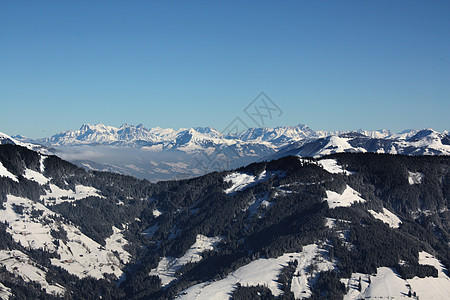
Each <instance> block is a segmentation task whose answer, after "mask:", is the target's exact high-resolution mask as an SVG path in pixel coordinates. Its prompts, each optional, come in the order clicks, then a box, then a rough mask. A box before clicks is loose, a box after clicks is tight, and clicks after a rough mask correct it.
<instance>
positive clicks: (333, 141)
mask: <svg viewBox="0 0 450 300" xmlns="http://www.w3.org/2000/svg"><path fill="white" fill-rule="evenodd" d="M349 140H351V139H350V138H343V137H339V136H331V137H330V138H329V141H328V143H327V144H326V145H325V146H324V147H323V148H322V149H321V150H320V151H318V152H317V154H316V155H315V157H318V156H323V155H328V154H333V153H341V152H367V151H366V149H364V148H360V147H358V148H355V147H353V146H352V145H350V144H349V142H348V141H349Z"/></svg>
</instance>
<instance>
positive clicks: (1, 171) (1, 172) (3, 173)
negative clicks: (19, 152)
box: [0, 161, 19, 182]
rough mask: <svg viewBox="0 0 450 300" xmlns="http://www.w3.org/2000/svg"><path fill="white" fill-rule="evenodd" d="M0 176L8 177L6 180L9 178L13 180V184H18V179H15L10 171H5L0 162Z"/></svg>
mask: <svg viewBox="0 0 450 300" xmlns="http://www.w3.org/2000/svg"><path fill="white" fill-rule="evenodd" d="M0 176H3V177H8V178H11V179H12V180H14V181H15V182H19V179H17V176H16V175H14V174H13V173H11V172H10V171H8V169H6V168H5V167H4V166H3V164H2V162H1V161H0Z"/></svg>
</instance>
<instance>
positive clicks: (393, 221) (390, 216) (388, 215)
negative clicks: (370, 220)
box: [369, 207, 402, 228]
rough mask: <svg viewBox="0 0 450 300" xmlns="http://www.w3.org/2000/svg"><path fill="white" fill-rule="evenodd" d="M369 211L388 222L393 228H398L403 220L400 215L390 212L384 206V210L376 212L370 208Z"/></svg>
mask: <svg viewBox="0 0 450 300" xmlns="http://www.w3.org/2000/svg"><path fill="white" fill-rule="evenodd" d="M369 213H370V214H371V215H372V216H373V217H374V218H375V219H378V220H381V221H383V222H384V223H386V224H388V225H389V227H391V228H398V227H399V226H400V224H401V223H402V221H401V220H400V218H399V217H397V216H396V215H395V214H394V213H392V212H390V211H389V210H387V209H386V208H384V207H383V212H376V211H373V210H371V209H369Z"/></svg>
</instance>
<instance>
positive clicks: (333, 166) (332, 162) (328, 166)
mask: <svg viewBox="0 0 450 300" xmlns="http://www.w3.org/2000/svg"><path fill="white" fill-rule="evenodd" d="M317 164H318V165H319V166H321V167H322V168H324V169H325V171H327V172H329V173H332V174H345V175H353V174H354V172H350V171H347V170H344V169H343V168H342V166H340V165H339V164H338V162H337V160H336V159H321V160H319V161H318V162H317Z"/></svg>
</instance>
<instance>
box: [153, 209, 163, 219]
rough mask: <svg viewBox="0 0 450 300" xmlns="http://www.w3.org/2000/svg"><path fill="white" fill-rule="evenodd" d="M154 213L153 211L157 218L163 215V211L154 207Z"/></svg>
mask: <svg viewBox="0 0 450 300" xmlns="http://www.w3.org/2000/svg"><path fill="white" fill-rule="evenodd" d="M152 213H153V216H154V217H155V218H157V217H159V216H160V215H162V212H160V211H159V210H158V209H154V210H153V211H152Z"/></svg>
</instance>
